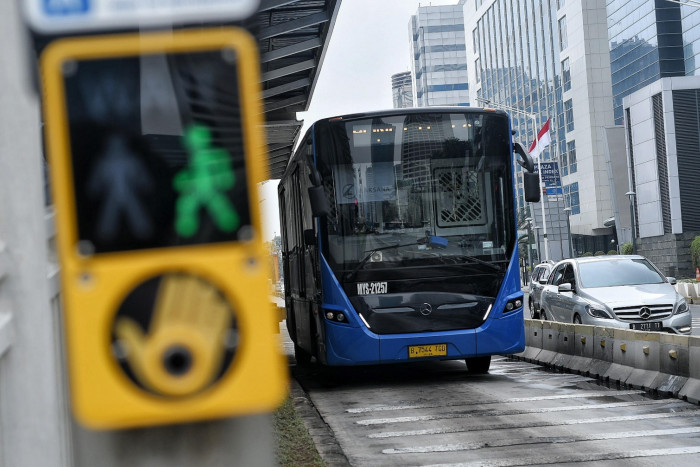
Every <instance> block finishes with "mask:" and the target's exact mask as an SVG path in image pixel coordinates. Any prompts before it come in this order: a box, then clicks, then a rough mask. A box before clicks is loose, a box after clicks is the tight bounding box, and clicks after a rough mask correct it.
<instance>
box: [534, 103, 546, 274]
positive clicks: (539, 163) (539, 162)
mask: <svg viewBox="0 0 700 467" xmlns="http://www.w3.org/2000/svg"><path fill="white" fill-rule="evenodd" d="M531 118H532V126H533V128H534V129H535V130H534V131H535V151H536V152H537V173H538V174H539V177H540V190H542V186H543V185H542V154H541V153H540V150H539V149H540V138H539V132H538V131H537V117H535V115H532V117H531ZM547 131H549V130H547ZM540 197H541V199H540V207H541V208H542V233H543V234H544V259H545V261H549V240H548V239H547V217H546V214H545V210H544V193H540ZM540 261H542V258H540Z"/></svg>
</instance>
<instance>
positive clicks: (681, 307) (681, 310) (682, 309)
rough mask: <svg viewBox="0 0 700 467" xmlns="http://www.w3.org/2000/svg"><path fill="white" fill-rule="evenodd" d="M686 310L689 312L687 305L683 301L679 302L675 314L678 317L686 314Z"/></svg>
mask: <svg viewBox="0 0 700 467" xmlns="http://www.w3.org/2000/svg"><path fill="white" fill-rule="evenodd" d="M688 310H689V308H688V304H687V303H686V302H685V300H681V301H680V302H679V303H678V306H677V307H676V314H677V315H680V314H683V313H688Z"/></svg>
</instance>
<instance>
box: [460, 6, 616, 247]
mask: <svg viewBox="0 0 700 467" xmlns="http://www.w3.org/2000/svg"><path fill="white" fill-rule="evenodd" d="M464 17H465V29H466V35H467V37H468V39H469V40H468V41H467V64H468V68H469V70H470V72H469V83H470V100H471V101H472V102H473V103H474V104H475V105H479V106H482V107H489V106H492V107H495V108H499V107H501V108H504V110H506V111H508V109H509V108H510V109H512V110H511V112H510V113H511V117H512V119H513V127H514V129H515V130H516V131H517V135H516V139H517V140H519V141H520V142H522V143H523V144H526V145H529V144H530V143H531V142H532V141H533V140H534V137H535V134H536V132H537V131H539V129H540V128H542V126H543V125H544V123H545V122H546V121H547V119H548V118H550V119H551V123H550V128H551V130H550V135H551V137H552V143H551V144H550V146H549V147H548V148H547V149H546V150H545V151H544V152H543V154H542V157H543V160H544V161H547V160H552V161H556V162H558V163H559V168H560V173H561V176H562V191H563V196H562V198H563V205H564V206H565V207H570V208H571V217H570V220H571V230H572V237H573V240H574V247H575V248H574V249H575V250H576V251H577V252H578V253H582V252H585V251H593V252H595V251H598V250H602V251H608V250H609V249H612V248H614V244H612V245H611V243H610V240H612V238H613V233H612V229H610V228H607V227H606V226H605V221H606V220H607V219H609V218H610V217H611V216H612V200H611V195H610V181H609V177H608V176H607V172H606V166H605V161H604V158H603V156H602V154H604V153H605V149H604V144H605V137H604V128H605V127H606V126H611V125H613V108H612V91H611V84H610V59H609V55H610V54H609V50H608V41H607V22H606V9H605V2H600V1H596V2H585V1H581V0H566V1H565V0H469V1H467V2H466V3H465V4H464ZM533 117H534V118H533ZM515 170H516V177H517V180H516V182H517V185H518V187H517V199H518V205H519V208H525V207H526V204H525V200H524V196H523V189H522V169H521V167H520V166H519V165H516V169H515ZM548 198H551V199H549V200H548V201H549V202H553V201H558V200H556V199H555V198H556V197H548ZM545 204H546V202H545ZM533 206H534V205H533ZM548 231H549V228H548ZM548 233H549V232H548Z"/></svg>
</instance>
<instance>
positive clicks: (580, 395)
mask: <svg viewBox="0 0 700 467" xmlns="http://www.w3.org/2000/svg"><path fill="white" fill-rule="evenodd" d="M638 394H644V391H634V390H633V391H587V392H584V391H581V392H576V393H574V394H558V395H552V396H533V397H514V398H511V399H503V400H500V401H498V400H494V401H479V402H465V403H454V402H453V403H447V404H415V405H380V406H378V407H358V408H354V409H346V410H345V411H346V412H347V413H366V412H384V411H390V410H411V409H433V408H436V407H463V406H470V405H477V406H481V405H488V404H508V403H518V402H536V401H552V400H559V399H582V398H585V397H607V396H633V395H638Z"/></svg>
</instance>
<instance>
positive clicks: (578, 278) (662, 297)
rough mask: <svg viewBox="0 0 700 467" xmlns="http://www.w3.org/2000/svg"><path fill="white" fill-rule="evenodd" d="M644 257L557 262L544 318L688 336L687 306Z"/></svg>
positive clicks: (542, 311) (543, 304)
mask: <svg viewBox="0 0 700 467" xmlns="http://www.w3.org/2000/svg"><path fill="white" fill-rule="evenodd" d="M675 283H676V280H675V279H674V278H672V277H664V276H663V275H662V274H661V272H659V270H658V269H657V268H656V266H654V265H653V264H652V263H651V262H650V261H649V260H647V259H646V258H644V257H643V256H637V255H630V256H597V257H590V258H576V259H567V260H564V261H560V262H559V263H557V264H556V265H555V266H554V269H553V270H552V272H551V274H550V275H549V280H548V281H547V285H546V286H545V287H544V289H543V290H542V295H541V297H540V302H541V303H540V316H541V318H542V319H551V320H553V321H563V322H566V323H582V324H593V325H596V326H607V327H616V328H623V329H636V330H642V331H664V332H673V333H677V334H690V331H691V319H690V312H689V309H688V304H687V303H686V302H685V299H684V298H683V297H682V296H680V295H679V294H678V292H676V289H675V288H674V287H673V284H675Z"/></svg>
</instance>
